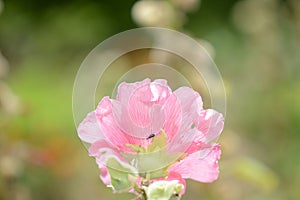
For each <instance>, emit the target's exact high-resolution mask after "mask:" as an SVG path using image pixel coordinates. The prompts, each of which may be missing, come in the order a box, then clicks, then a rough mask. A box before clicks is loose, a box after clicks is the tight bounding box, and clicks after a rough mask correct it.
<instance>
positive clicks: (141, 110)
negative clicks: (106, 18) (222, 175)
mask: <svg viewBox="0 0 300 200" xmlns="http://www.w3.org/2000/svg"><path fill="white" fill-rule="evenodd" d="M223 125H224V118H223V116H222V114H220V113H218V112H217V111H215V110H212V109H207V110H205V109H203V103H202V99H201V97H200V95H199V94H198V93H197V92H195V91H194V90H193V89H191V88H189V87H180V88H178V89H177V90H175V91H174V92H172V90H171V89H170V88H169V86H168V85H167V81H166V80H162V79H159V80H155V81H153V82H151V80H150V79H145V80H143V81H140V82H135V83H125V82H123V83H121V84H120V85H119V88H118V93H117V97H116V99H110V98H109V97H104V98H103V99H102V100H101V101H100V103H99V105H98V106H97V108H96V110H95V111H92V112H91V113H89V114H88V115H87V116H86V118H85V119H84V120H83V121H82V122H81V124H80V125H79V127H78V134H79V137H80V138H81V140H82V141H84V142H85V143H88V144H89V145H90V146H89V155H90V156H93V157H95V158H96V162H97V164H98V166H99V169H100V170H101V175H100V178H101V179H102V181H103V182H104V183H105V184H106V185H108V186H110V187H112V189H113V190H114V191H115V192H133V193H135V194H137V195H138V197H139V196H140V199H155V198H154V196H157V194H160V195H162V196H165V199H168V198H170V196H172V195H176V196H179V195H182V194H183V193H184V192H185V189H186V188H185V181H184V179H193V180H196V181H200V182H212V181H214V180H216V179H217V178H218V174H219V169H218V160H219V159H220V153H221V151H220V145H219V144H217V143H215V140H216V138H217V137H218V136H219V135H220V133H221V131H222V129H223ZM162 187H164V188H165V190H161V188H162ZM162 193H163V194H162ZM149 195H150V196H149ZM151 196H152V197H151Z"/></svg>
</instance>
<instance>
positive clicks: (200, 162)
mask: <svg viewBox="0 0 300 200" xmlns="http://www.w3.org/2000/svg"><path fill="white" fill-rule="evenodd" d="M220 155H221V150H220V145H219V144H214V145H213V146H212V149H211V151H210V153H209V154H208V155H207V156H206V157H205V158H202V159H200V158H199V157H200V155H199V152H195V153H192V154H190V155H188V156H187V157H186V158H184V159H183V160H182V161H180V162H178V163H176V164H174V165H173V166H172V167H171V168H170V169H169V172H176V173H178V174H181V176H182V178H185V179H186V178H189V179H193V180H196V181H200V182H207V183H208V182H213V181H215V180H216V179H217V178H218V175H219V166H218V160H219V159H220Z"/></svg>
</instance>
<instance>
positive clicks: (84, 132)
mask: <svg viewBox="0 0 300 200" xmlns="http://www.w3.org/2000/svg"><path fill="white" fill-rule="evenodd" d="M78 135H79V138H80V139H81V140H82V141H84V142H87V143H93V142H96V141H97V140H100V139H103V138H104V136H103V134H102V132H101V130H100V127H99V124H98V122H97V118H96V115H95V112H90V113H89V114H88V115H87V116H86V118H85V119H84V120H83V121H82V122H81V123H80V124H79V126H78Z"/></svg>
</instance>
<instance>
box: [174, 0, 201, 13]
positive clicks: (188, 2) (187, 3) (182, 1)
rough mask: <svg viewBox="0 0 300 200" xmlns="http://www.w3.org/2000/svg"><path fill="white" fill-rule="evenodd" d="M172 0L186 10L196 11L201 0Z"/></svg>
mask: <svg viewBox="0 0 300 200" xmlns="http://www.w3.org/2000/svg"><path fill="white" fill-rule="evenodd" d="M172 2H173V3H174V4H175V5H176V6H177V7H179V8H180V9H181V10H183V11H185V12H191V11H195V10H197V9H198V8H199V5H200V2H201V1H200V0H172Z"/></svg>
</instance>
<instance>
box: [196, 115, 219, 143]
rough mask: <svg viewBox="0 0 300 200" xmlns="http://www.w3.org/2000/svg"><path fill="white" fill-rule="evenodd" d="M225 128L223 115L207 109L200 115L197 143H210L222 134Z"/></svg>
mask: <svg viewBox="0 0 300 200" xmlns="http://www.w3.org/2000/svg"><path fill="white" fill-rule="evenodd" d="M223 127H224V117H223V115H222V114H221V113H219V112H217V111H215V110H212V109H207V110H203V111H202V112H201V113H200V117H199V124H198V127H197V128H198V130H199V132H198V136H197V138H196V140H197V141H201V142H204V143H210V142H212V141H213V140H215V139H216V138H217V137H218V136H219V135H220V134H221V132H222V130H223Z"/></svg>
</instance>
